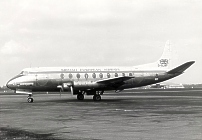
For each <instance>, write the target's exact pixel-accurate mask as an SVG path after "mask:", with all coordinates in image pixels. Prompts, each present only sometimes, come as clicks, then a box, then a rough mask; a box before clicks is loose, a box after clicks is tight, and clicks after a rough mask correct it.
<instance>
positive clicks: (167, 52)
mask: <svg viewBox="0 0 202 140" xmlns="http://www.w3.org/2000/svg"><path fill="white" fill-rule="evenodd" d="M170 66H171V44H170V41H169V40H168V41H167V42H166V44H165V47H164V51H163V54H162V56H161V57H160V59H159V60H158V61H157V67H159V68H163V69H169V68H170Z"/></svg>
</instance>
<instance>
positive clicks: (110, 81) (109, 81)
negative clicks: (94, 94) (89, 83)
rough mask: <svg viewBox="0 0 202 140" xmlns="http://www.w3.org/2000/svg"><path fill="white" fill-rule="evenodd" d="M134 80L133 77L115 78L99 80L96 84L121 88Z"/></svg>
mask: <svg viewBox="0 0 202 140" xmlns="http://www.w3.org/2000/svg"><path fill="white" fill-rule="evenodd" d="M132 78H134V77H132V76H124V77H115V78H109V79H104V80H99V81H96V83H99V84H105V85H108V86H113V87H119V86H121V85H123V84H124V81H126V80H129V79H132Z"/></svg>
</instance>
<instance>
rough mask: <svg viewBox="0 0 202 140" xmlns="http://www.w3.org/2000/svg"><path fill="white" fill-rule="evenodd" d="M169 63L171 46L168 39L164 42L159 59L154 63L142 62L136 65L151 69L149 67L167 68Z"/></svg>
mask: <svg viewBox="0 0 202 140" xmlns="http://www.w3.org/2000/svg"><path fill="white" fill-rule="evenodd" d="M170 65H171V46H170V41H169V40H168V41H167V42H166V44H165V47H164V51H163V54H162V56H161V57H160V59H159V60H157V61H156V62H154V63H149V64H144V65H140V66H136V67H138V68H142V69H151V68H155V69H156V68H159V69H165V70H167V69H169V68H170Z"/></svg>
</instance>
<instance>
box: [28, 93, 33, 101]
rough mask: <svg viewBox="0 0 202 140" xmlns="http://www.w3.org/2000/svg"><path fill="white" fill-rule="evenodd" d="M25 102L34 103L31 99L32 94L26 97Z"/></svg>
mask: <svg viewBox="0 0 202 140" xmlns="http://www.w3.org/2000/svg"><path fill="white" fill-rule="evenodd" d="M27 102H28V103H32V102H34V99H33V98H32V94H29V95H28V97H27Z"/></svg>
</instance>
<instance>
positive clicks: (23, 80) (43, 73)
mask: <svg viewBox="0 0 202 140" xmlns="http://www.w3.org/2000/svg"><path fill="white" fill-rule="evenodd" d="M170 53H171V50H170V43H169V41H167V42H166V44H165V47H164V51H163V54H162V56H161V57H160V59H158V60H157V61H156V62H154V63H149V64H145V65H139V66H131V67H123V66H122V67H115V66H113V67H111V66H99V67H36V68H25V69H23V70H22V71H21V72H20V74H18V75H17V76H15V77H14V78H12V79H10V80H9V81H8V82H7V84H6V86H7V87H8V88H9V89H12V90H14V91H15V93H23V94H28V97H27V101H28V103H32V102H33V101H34V100H33V97H32V93H34V92H71V94H72V95H77V99H78V100H84V95H93V100H94V101H101V95H103V93H104V91H108V90H114V91H115V92H121V91H122V90H124V89H129V88H136V87H141V86H146V85H151V84H155V83H159V82H162V81H166V80H168V79H171V78H174V77H176V76H179V75H181V74H182V73H184V71H185V70H186V69H187V68H189V67H190V66H191V65H192V64H193V63H195V61H189V62H186V63H184V64H182V65H180V66H178V67H175V68H173V69H170V65H171V59H170Z"/></svg>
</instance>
